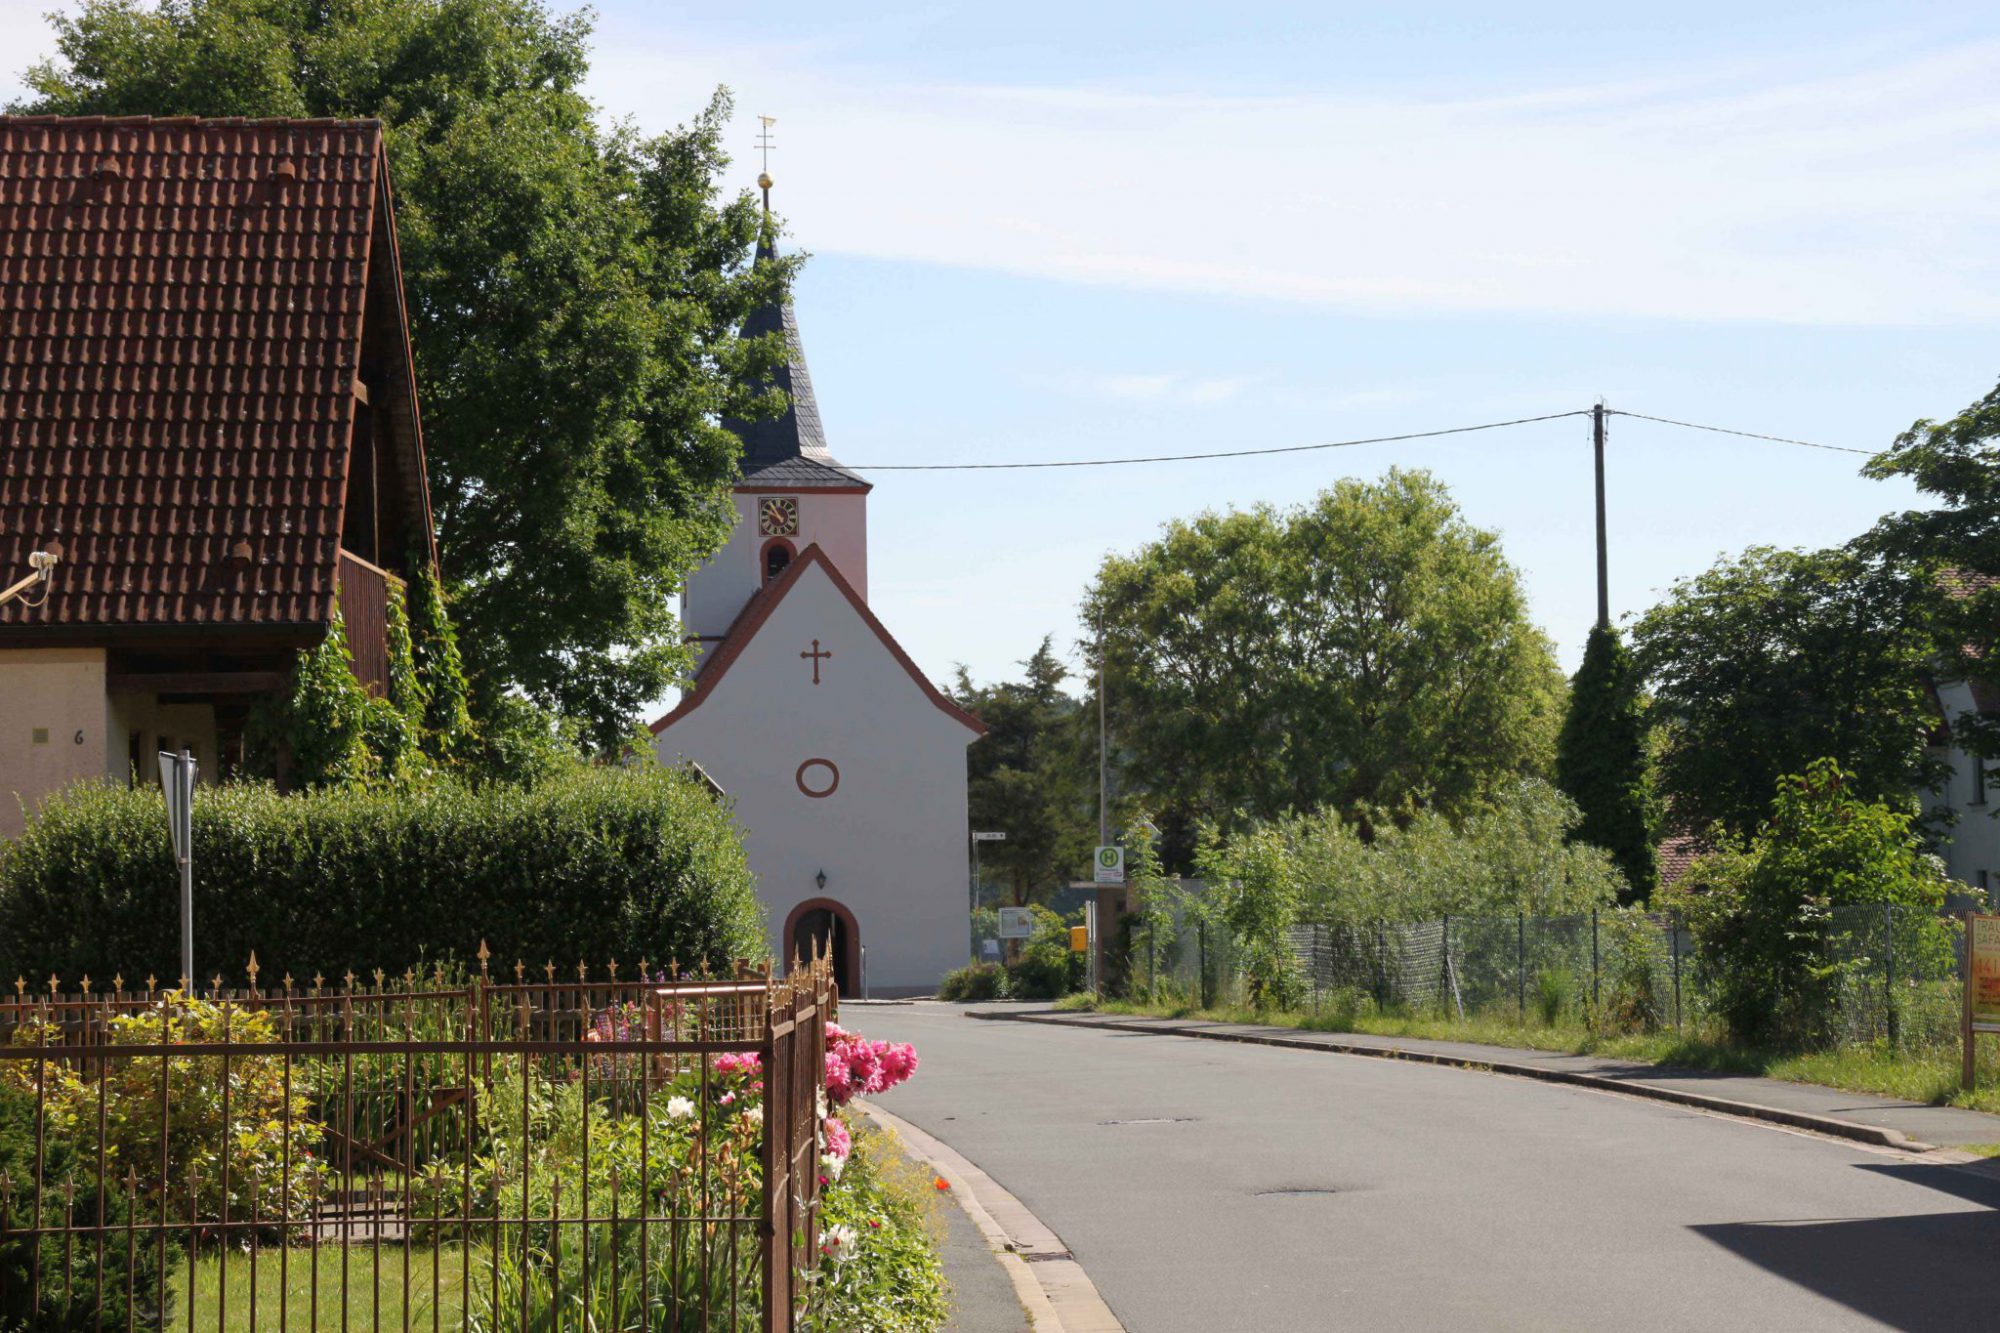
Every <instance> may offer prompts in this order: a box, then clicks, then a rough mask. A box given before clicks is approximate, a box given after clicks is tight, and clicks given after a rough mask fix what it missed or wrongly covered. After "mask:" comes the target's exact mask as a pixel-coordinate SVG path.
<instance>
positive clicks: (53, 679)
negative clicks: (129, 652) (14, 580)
mask: <svg viewBox="0 0 2000 1333" xmlns="http://www.w3.org/2000/svg"><path fill="white" fill-rule="evenodd" d="M110 721H111V719H110V716H109V710H108V709H107V707H106V705H105V696H104V650H103V649H102V648H17V649H13V650H11V651H4V652H0V838H12V837H18V836H19V835H20V833H21V830H22V829H23V828H24V827H25V826H26V823H27V819H26V815H25V813H24V811H25V810H27V809H33V808H34V806H35V805H36V804H37V803H38V802H39V801H40V800H41V799H42V797H44V796H46V795H47V794H48V793H50V792H52V791H56V790H59V789H60V788H63V787H67V786H68V785H70V784H71V783H73V782H79V781H81V780H83V779H85V778H101V777H103V776H105V774H106V773H107V772H108V771H109V767H108V765H109V762H110V759H109V754H110V745H109V736H110V731H111V727H110ZM120 758H121V759H122V758H123V754H122V748H121V752H120Z"/></svg>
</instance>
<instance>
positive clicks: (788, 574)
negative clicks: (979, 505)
mask: <svg viewBox="0 0 2000 1333" xmlns="http://www.w3.org/2000/svg"><path fill="white" fill-rule="evenodd" d="M813 565H817V566H819V567H820V568H821V569H824V570H825V571H826V576H827V577H828V578H829V579H831V580H832V581H833V586H834V587H835V588H837V589H839V590H840V595H841V596H843V597H845V598H846V599H847V604H848V605H849V606H851V607H853V608H854V610H855V612H856V613H857V614H859V615H860V617H861V621H862V623H863V624H865V625H866V626H867V627H868V628H869V630H871V631H872V632H873V633H874V635H875V637H876V638H877V639H878V640H880V641H881V644H882V646H883V647H884V648H886V649H888V650H889V656H891V657H893V658H895V659H896V661H897V662H898V663H899V664H900V665H901V666H902V668H903V670H904V671H905V672H907V673H908V674H909V677H910V679H911V680H913V681H915V682H916V683H917V685H918V687H919V688H920V689H922V690H923V692H924V694H925V696H926V697H927V698H929V699H930V701H931V702H932V703H933V704H935V705H936V706H937V707H938V708H939V709H940V710H941V711H942V712H944V713H945V714H946V715H947V716H948V717H950V718H951V719H952V720H953V721H955V722H958V723H960V724H961V725H963V726H964V727H965V728H966V729H967V730H969V731H971V732H972V733H973V734H974V735H975V736H984V735H985V734H986V731H987V727H986V724H985V723H984V722H981V721H980V720H979V719H978V718H977V717H976V716H974V715H973V714H971V713H969V712H967V711H966V710H965V709H963V708H960V707H959V706H958V705H957V704H955V703H953V702H952V701H951V700H950V699H949V698H948V697H946V695H945V694H944V692H943V691H942V690H940V689H938V687H937V686H936V685H934V684H933V683H931V680H930V678H929V677H927V676H925V675H924V673H923V672H922V671H920V670H918V669H917V664H916V663H915V662H913V661H911V660H910V655H909V654H908V653H906V652H904V651H903V646H902V645H901V644H899V643H897V642H896V639H895V636H894V635H892V634H890V633H889V631H888V628H887V627H886V626H884V625H883V624H882V622H881V621H880V620H878V619H876V617H875V613H874V612H873V611H871V610H869V609H868V603H866V602H864V601H863V600H861V595H860V594H859V593H857V592H855V590H854V585H853V584H851V583H849V582H848V581H847V579H846V578H845V577H844V576H843V575H842V574H841V572H840V567H839V566H838V565H835V564H834V563H833V561H831V560H829V559H827V556H826V552H824V551H822V550H820V548H819V544H818V543H817V542H815V543H814V544H813V545H811V546H808V547H806V549H805V551H804V552H803V553H801V554H800V556H799V558H798V559H796V560H794V561H792V563H791V564H790V565H788V566H786V568H785V572H784V573H783V574H780V575H779V576H778V577H777V578H776V579H774V580H772V581H771V582H770V583H768V584H766V585H765V586H764V587H763V588H761V589H759V590H758V592H757V595H756V596H755V597H752V598H751V599H750V600H749V602H747V603H745V605H744V607H743V610H742V611H740V612H738V613H737V616H736V621H735V623H734V624H732V625H731V626H730V627H729V631H728V633H726V634H724V635H723V636H722V643H721V646H719V647H718V648H716V650H715V651H714V652H713V653H711V654H709V656H708V659H707V660H706V661H704V662H703V663H702V664H701V667H700V669H699V670H698V671H696V672H695V678H694V684H693V686H692V687H691V688H690V689H689V690H688V692H687V693H686V694H685V695H683V696H682V698H681V701H680V702H679V703H678V704H676V705H675V706H674V709H673V711H672V712H670V713H668V714H667V715H666V716H664V717H662V718H660V719H659V720H657V721H655V722H654V723H653V724H652V726H651V728H650V730H651V731H652V733H653V734H654V735H655V736H657V735H659V734H660V733H661V732H663V731H665V730H666V729H667V728H669V727H671V726H673V724H674V723H676V722H678V721H680V720H681V719H682V718H684V717H686V716H687V715H688V714H689V713H691V712H693V711H694V710H695V709H697V708H699V707H700V706H701V705H702V704H703V703H704V702H706V701H707V700H708V698H709V697H710V696H711V695H713V694H714V692H715V687H716V686H717V685H718V684H719V683H721V681H722V678H723V677H724V676H726V675H727V674H729V668H730V667H731V666H733V665H734V664H735V662H736V659H737V658H738V657H740V656H742V654H743V650H744V649H745V648H746V647H748V646H749V644H750V641H751V640H752V639H754V638H756V637H757V631H758V630H760V629H762V628H763V627H764V622H765V621H767V620H769V619H770V618H771V613H772V612H774V611H776V610H777V609H778V605H779V603H781V602H783V601H784V600H785V596H786V594H787V593H789V592H791V590H792V589H793V588H795V587H797V586H798V582H799V580H800V579H801V578H802V577H804V575H805V571H806V569H807V568H808V567H810V566H813Z"/></svg>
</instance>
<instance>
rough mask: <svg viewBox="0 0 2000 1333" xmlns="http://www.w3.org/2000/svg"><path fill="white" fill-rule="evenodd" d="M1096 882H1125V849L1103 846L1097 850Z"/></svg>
mask: <svg viewBox="0 0 2000 1333" xmlns="http://www.w3.org/2000/svg"><path fill="white" fill-rule="evenodd" d="M1096 868H1097V882H1098V883H1099V884H1123V883H1124V882H1125V849H1124V848H1123V847H1118V846H1105V847H1099V848H1098V849H1097V858H1096Z"/></svg>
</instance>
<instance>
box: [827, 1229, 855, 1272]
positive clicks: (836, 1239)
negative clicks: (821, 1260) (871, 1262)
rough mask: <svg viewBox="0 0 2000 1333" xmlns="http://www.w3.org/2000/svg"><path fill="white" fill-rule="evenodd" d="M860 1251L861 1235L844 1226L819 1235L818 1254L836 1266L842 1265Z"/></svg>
mask: <svg viewBox="0 0 2000 1333" xmlns="http://www.w3.org/2000/svg"><path fill="white" fill-rule="evenodd" d="M860 1250H861V1235H860V1233H859V1232H857V1231H855V1229H854V1228H853V1227H850V1226H847V1225H845V1224H843V1225H841V1226H836V1227H828V1228H827V1229H826V1230H824V1231H822V1232H820V1233H819V1252H820V1253H821V1254H823V1255H825V1256H826V1257H827V1258H829V1259H831V1260H833V1261H834V1262H835V1263H837V1264H844V1263H846V1262H847V1261H848V1260H849V1259H852V1258H853V1257H854V1256H855V1255H856V1254H858V1253H859V1252H860Z"/></svg>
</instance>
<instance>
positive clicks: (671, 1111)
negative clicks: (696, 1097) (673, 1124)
mask: <svg viewBox="0 0 2000 1333" xmlns="http://www.w3.org/2000/svg"><path fill="white" fill-rule="evenodd" d="M693 1114H694V1103H693V1102H691V1101H689V1100H688V1099H687V1098H685V1097H669V1098H667V1117H668V1118H669V1119H671V1120H685V1119H687V1118H688V1117H689V1116H691V1115H693Z"/></svg>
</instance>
